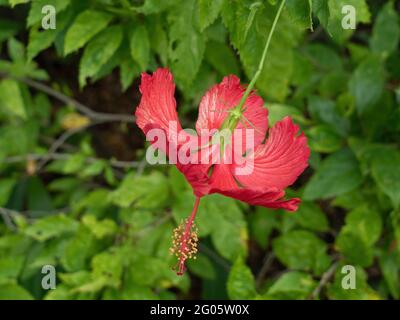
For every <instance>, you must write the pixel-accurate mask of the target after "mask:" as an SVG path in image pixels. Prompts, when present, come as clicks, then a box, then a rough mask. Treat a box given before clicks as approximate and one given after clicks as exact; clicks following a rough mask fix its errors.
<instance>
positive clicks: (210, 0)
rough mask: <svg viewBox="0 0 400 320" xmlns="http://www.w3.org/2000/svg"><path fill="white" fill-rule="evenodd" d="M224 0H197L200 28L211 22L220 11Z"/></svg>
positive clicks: (202, 28)
mask: <svg viewBox="0 0 400 320" xmlns="http://www.w3.org/2000/svg"><path fill="white" fill-rule="evenodd" d="M223 2H224V0H198V1H197V6H198V10H199V23H200V30H201V31H203V30H204V29H205V28H207V27H208V26H209V25H210V24H212V23H213V22H214V21H215V20H216V19H217V18H218V15H219V13H220V11H221V8H222V4H223Z"/></svg>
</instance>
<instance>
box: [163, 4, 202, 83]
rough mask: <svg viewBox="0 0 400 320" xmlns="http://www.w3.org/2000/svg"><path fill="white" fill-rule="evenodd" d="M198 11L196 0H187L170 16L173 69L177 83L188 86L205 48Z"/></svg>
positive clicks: (170, 55)
mask: <svg viewBox="0 0 400 320" xmlns="http://www.w3.org/2000/svg"><path fill="white" fill-rule="evenodd" d="M196 12H197V11H196V3H195V0H185V1H183V2H182V3H181V5H180V7H179V10H177V11H172V12H171V13H170V15H169V16H168V20H169V23H170V29H169V57H170V64H171V69H172V72H173V73H174V76H175V78H176V81H177V83H178V84H179V85H180V86H182V87H186V88H187V87H190V84H191V83H192V82H193V80H194V78H195V76H196V74H197V72H198V71H199V68H200V65H201V62H202V60H203V55H204V50H205V40H206V38H205V36H204V34H202V33H200V32H199V31H198V30H197V28H196V25H195V21H196V17H195V15H196Z"/></svg>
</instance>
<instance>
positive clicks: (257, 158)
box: [233, 117, 310, 189]
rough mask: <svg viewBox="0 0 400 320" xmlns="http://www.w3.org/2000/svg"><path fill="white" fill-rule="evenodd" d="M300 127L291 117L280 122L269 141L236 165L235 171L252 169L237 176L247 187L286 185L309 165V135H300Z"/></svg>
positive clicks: (272, 131)
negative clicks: (243, 161)
mask: <svg viewBox="0 0 400 320" xmlns="http://www.w3.org/2000/svg"><path fill="white" fill-rule="evenodd" d="M298 131H299V127H298V126H297V125H294V124H293V122H292V120H291V119H290V118H289V117H286V118H284V119H283V120H281V121H279V122H277V123H276V124H275V126H274V127H273V128H272V129H270V132H269V137H268V139H267V141H266V143H265V144H262V145H259V146H258V147H257V148H256V149H255V152H254V154H250V155H248V156H247V161H246V162H245V163H244V165H242V166H239V165H236V166H233V169H234V171H233V173H234V174H235V173H237V169H239V168H242V169H243V168H246V169H248V170H249V171H248V172H249V174H244V175H237V174H235V177H236V179H237V180H238V181H239V182H240V183H241V184H242V185H243V186H244V187H251V186H258V187H260V188H270V187H276V188H278V189H284V188H286V187H287V186H289V185H291V184H293V183H294V182H295V181H296V179H297V177H298V176H299V175H300V174H301V173H302V172H303V171H304V169H305V168H306V167H307V166H308V158H309V155H310V150H309V148H308V146H307V138H306V137H305V136H304V134H301V135H298ZM251 157H254V158H253V159H252V158H251ZM250 172H251V173H250Z"/></svg>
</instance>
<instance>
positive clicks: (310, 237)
mask: <svg viewBox="0 0 400 320" xmlns="http://www.w3.org/2000/svg"><path fill="white" fill-rule="evenodd" d="M272 245H273V249H274V253H275V254H276V256H277V257H278V259H279V260H280V261H281V262H282V263H283V264H285V265H286V266H287V267H288V268H291V269H299V270H305V271H313V272H314V273H315V274H317V275H319V274H321V273H322V272H324V271H325V270H326V269H327V268H328V267H329V264H330V257H329V256H328V255H327V253H326V250H327V246H326V244H325V242H323V241H322V240H321V239H319V238H318V237H317V236H315V235H314V234H313V233H311V232H309V231H303V230H294V231H289V232H288V233H286V234H284V235H282V236H280V237H278V238H276V239H275V240H274V241H273V244H272Z"/></svg>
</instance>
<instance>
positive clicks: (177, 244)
mask: <svg viewBox="0 0 400 320" xmlns="http://www.w3.org/2000/svg"><path fill="white" fill-rule="evenodd" d="M199 204H200V198H198V197H197V198H196V202H195V203H194V207H193V211H192V214H191V215H190V217H189V218H188V219H186V220H185V221H184V222H182V223H180V224H179V226H178V227H176V228H175V229H174V233H173V235H172V247H171V248H170V253H171V254H175V256H176V257H177V258H178V264H177V269H178V270H177V272H176V274H177V275H179V276H181V275H183V273H184V272H185V270H186V267H185V261H186V260H187V259H196V253H197V250H198V249H197V243H198V240H199V239H198V235H197V233H198V229H197V227H196V225H195V223H194V219H195V217H196V213H197V209H198V207H199ZM174 269H176V267H175V268H174Z"/></svg>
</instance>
